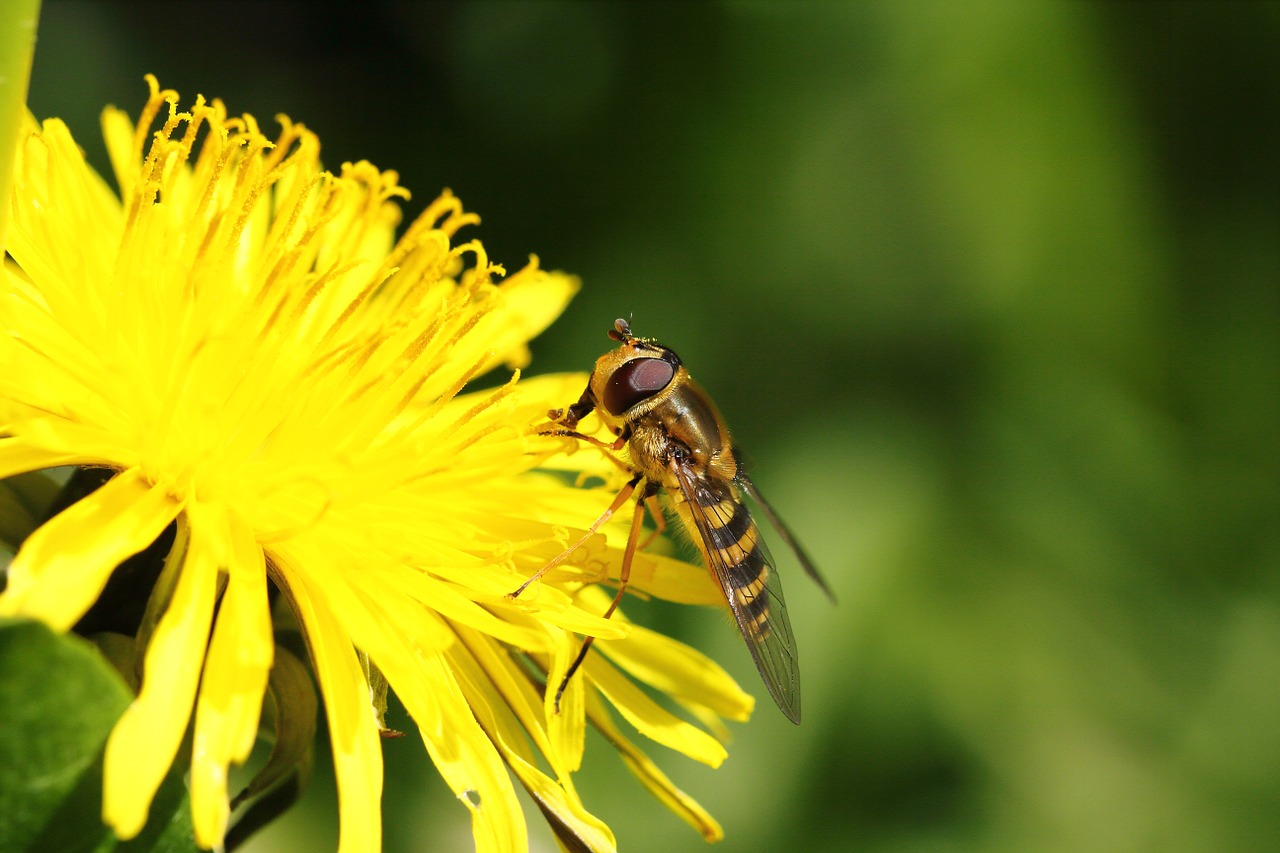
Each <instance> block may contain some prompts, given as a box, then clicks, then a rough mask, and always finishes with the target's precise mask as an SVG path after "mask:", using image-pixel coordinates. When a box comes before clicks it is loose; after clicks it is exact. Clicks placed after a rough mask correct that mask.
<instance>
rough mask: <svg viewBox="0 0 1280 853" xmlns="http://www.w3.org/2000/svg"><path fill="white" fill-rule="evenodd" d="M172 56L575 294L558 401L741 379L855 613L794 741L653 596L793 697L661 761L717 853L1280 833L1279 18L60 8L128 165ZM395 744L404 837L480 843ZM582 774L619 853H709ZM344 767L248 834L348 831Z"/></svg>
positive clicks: (1238, 14) (89, 86)
mask: <svg viewBox="0 0 1280 853" xmlns="http://www.w3.org/2000/svg"><path fill="white" fill-rule="evenodd" d="M148 71H150V72H153V73H155V74H157V75H158V76H159V77H160V80H161V82H162V83H163V84H164V85H166V86H171V87H175V88H177V89H178V90H179V91H181V92H182V93H183V95H184V97H185V98H190V97H192V96H194V95H195V94H196V93H204V94H206V95H209V96H217V97H221V98H222V99H223V100H224V101H226V102H227V104H228V105H229V107H230V109H231V110H232V112H244V111H248V112H252V113H254V114H255V115H257V116H259V117H260V118H261V119H263V120H264V121H265V120H269V119H270V117H271V116H273V115H275V114H276V113H278V112H287V113H288V114H289V115H290V116H291V117H292V118H294V119H296V120H300V121H303V122H304V123H306V124H307V125H308V126H310V127H312V128H313V129H315V130H316V131H318V132H319V133H320V135H321V139H322V141H323V143H324V146H325V148H324V151H325V157H326V160H327V162H329V163H330V164H332V165H335V166H336V165H338V164H339V163H341V162H342V161H344V160H352V159H360V158H365V159H369V160H371V161H373V162H375V163H376V164H378V165H379V166H382V167H385V168H395V169H397V170H399V171H400V173H401V175H402V181H403V183H404V184H405V185H406V186H408V187H410V188H411V189H412V190H413V191H414V193H415V195H414V200H413V202H411V203H410V205H409V206H408V210H409V212H410V213H412V212H413V211H415V210H416V209H418V208H419V207H420V205H422V204H425V203H426V202H427V201H429V200H430V199H431V198H433V197H434V195H435V194H436V193H437V192H438V191H439V190H440V189H441V188H442V187H446V186H447V187H451V188H452V189H453V190H454V191H455V192H456V193H457V194H458V195H460V196H461V197H462V199H463V200H464V202H465V203H466V204H467V205H468V207H469V208H471V209H474V210H476V211H478V212H480V213H481V214H482V216H483V217H484V224H483V225H482V226H481V227H480V228H479V229H478V230H473V231H472V232H471V233H472V236H479V237H481V238H482V239H483V240H484V242H485V244H486V246H487V248H488V250H489V253H490V256H491V257H492V258H494V259H495V260H498V261H503V262H506V263H507V264H508V265H509V267H511V268H514V267H518V266H519V265H520V264H521V263H522V262H523V260H524V258H525V257H526V255H528V254H529V253H537V254H538V255H539V256H540V257H541V258H542V261H543V264H544V265H545V266H547V267H553V268H560V269H566V270H569V271H572V272H574V273H576V274H578V275H580V276H581V277H582V279H583V282H584V287H583V291H582V293H581V295H580V296H579V297H578V299H577V300H576V301H575V302H574V304H573V305H572V307H571V308H570V309H569V311H568V312H567V313H566V314H565V316H564V317H563V319H562V320H561V321H560V322H558V323H557V324H556V325H555V326H554V327H553V328H552V330H551V331H550V332H549V333H547V334H546V335H545V336H544V337H543V338H542V339H540V340H538V341H536V342H535V345H534V353H535V360H534V370H535V372H549V371H560V370H582V369H587V368H588V367H589V366H590V364H591V363H592V361H593V360H594V359H595V358H596V356H597V355H598V354H599V353H600V352H602V351H603V350H604V349H605V348H606V347H607V345H608V342H607V341H606V340H605V338H604V331H605V329H606V328H607V327H608V326H609V324H610V323H611V322H612V320H613V319H614V318H615V317H617V316H626V317H630V318H632V322H633V325H634V327H635V328H636V330H637V331H638V332H639V333H641V334H645V335H650V336H653V337H657V338H659V339H660V340H662V341H664V342H666V343H668V344H670V345H671V346H673V347H675V348H676V349H677V350H678V351H679V352H680V353H681V355H682V356H683V357H684V359H685V361H686V362H687V363H688V364H689V365H690V366H691V367H692V369H693V372H694V374H695V375H696V376H697V377H698V378H699V379H700V380H701V381H702V382H703V384H704V385H706V386H707V387H709V388H710V389H711V390H712V391H713V393H714V394H715V396H716V398H717V400H718V401H719V404H720V406H721V408H722V410H723V412H724V414H725V416H726V418H727V419H728V420H729V422H730V423H731V425H732V426H733V427H734V429H735V431H736V433H737V436H738V438H739V439H740V441H741V443H742V444H743V445H744V446H745V447H746V448H747V449H748V451H749V452H750V454H751V456H752V457H753V458H754V461H755V465H754V470H755V471H756V473H757V479H758V481H759V482H760V484H761V486H762V488H763V489H764V491H765V492H766V494H768V495H769V496H770V497H771V499H772V501H773V502H774V503H775V504H776V506H777V507H778V508H779V509H780V510H781V511H782V512H783V514H784V515H785V516H786V517H787V518H788V519H790V521H791V523H792V525H793V526H794V527H795V528H796V529H797V530H798V531H799V532H800V534H801V536H802V538H803V539H804V541H805V542H806V543H807V544H808V546H809V549H810V550H811V551H812V552H813V554H814V555H815V556H816V557H817V559H818V561H819V563H820V564H821V565H822V566H823V568H824V569H825V571H826V573H827V574H828V575H829V576H830V578H831V580H832V582H833V584H834V586H835V587H836V590H837V593H838V596H839V604H838V605H837V606H835V607H832V606H831V605H830V604H829V603H828V602H827V601H825V600H824V598H823V597H822V596H821V594H820V593H819V592H818V590H817V589H816V588H814V587H812V586H811V585H809V584H807V582H806V581H805V580H804V579H803V577H802V575H801V574H800V573H799V572H796V571H792V572H791V573H790V574H789V575H788V576H787V591H788V600H789V603H790V609H791V618H792V621H793V623H794V625H795V627H796V634H797V636H798V640H799V643H800V645H801V650H802V663H803V671H804V690H805V720H804V723H803V725H802V726H800V727H799V728H795V727H793V726H791V725H790V724H789V723H788V722H787V721H786V720H785V719H784V718H783V717H782V716H781V714H779V713H777V712H776V711H775V709H774V708H773V707H772V706H771V705H770V703H769V701H768V698H767V695H765V694H764V692H763V690H762V689H761V688H760V685H759V683H758V680H757V678H756V676H755V673H754V671H753V670H752V667H751V665H750V661H749V658H748V657H747V655H746V652H745V650H744V649H743V648H742V647H741V641H740V640H739V639H738V638H737V637H736V636H735V632H734V631H733V630H732V629H731V628H730V627H728V625H727V624H726V620H725V619H723V618H722V617H720V616H719V615H718V614H715V613H714V612H711V611H704V610H691V609H688V608H647V609H646V608H642V607H638V608H635V612H636V613H637V614H638V618H640V619H642V620H645V619H655V620H659V621H660V622H661V627H663V628H664V629H665V630H670V631H673V632H675V633H678V634H679V635H680V636H682V637H684V638H686V639H688V640H689V641H691V642H693V643H695V644H696V645H698V646H699V647H701V648H704V649H707V650H709V651H711V652H712V653H713V654H714V655H715V656H716V657H717V658H718V659H719V660H722V661H724V662H726V665H727V666H729V667H730V669H731V670H732V671H733V672H734V673H735V674H736V675H738V676H739V677H740V679H741V680H742V682H743V683H744V684H745V685H747V686H748V687H749V689H751V690H752V691H753V692H756V693H757V695H758V696H760V697H761V699H762V702H761V705H760V707H759V710H758V712H757V715H756V719H755V720H753V721H752V722H751V723H750V724H749V725H746V726H738V727H735V742H734V743H733V745H732V747H731V758H730V759H729V761H728V762H727V763H726V764H725V765H724V767H723V768H721V769H720V770H718V771H712V770H709V769H707V768H704V767H701V766H698V765H694V764H692V763H691V762H689V761H687V760H685V759H683V758H682V757H680V756H677V755H674V754H662V748H661V747H654V748H653V750H652V751H653V753H654V754H655V756H656V758H657V760H658V761H659V763H660V764H661V766H663V768H664V769H665V770H666V771H667V772H668V773H669V774H670V775H671V776H672V777H674V778H675V779H676V780H678V781H679V782H680V784H681V785H682V786H683V787H684V788H685V789H686V790H687V791H688V792H690V793H691V794H692V795H694V796H695V797H696V798H697V799H699V800H700V801H701V802H702V803H703V804H704V805H706V806H707V807H708V808H709V809H710V810H711V811H712V813H713V814H715V815H716V816H717V817H718V818H719V819H720V821H721V822H722V823H723V825H724V827H725V830H726V832H727V839H726V840H725V841H724V842H723V843H722V844H721V845H719V847H718V848H717V849H719V850H722V851H725V853H729V851H765V850H770V851H771V850H781V849H788V850H859V851H908V850H909V851H1029V850H1034V851H1064V853H1065V851H1073V853H1074V852H1075V851H1148V850H1149V851H1170V850H1184V851H1225V850H1232V851H1274V850H1277V849H1280V596H1278V595H1277V592H1278V590H1277V587H1278V586H1280V571H1278V569H1280V443H1278V441H1277V439H1278V438H1280V435H1278V432H1280V429H1278V427H1280V407H1278V405H1277V399H1278V397H1280V393H1278V392H1280V5H1277V4H1276V3H1260V2H1259V3H1248V2H1219V3H1213V2H1204V3H1163V4H1162V3H1154V2H1151V3H1123V4H1119V3H1118V4H1090V3H1047V2H1009V3H963V4H961V3H951V2H936V3H924V2H866V3H862V2H850V3H841V2H834V0H832V2H816V3H808V2H779V3H769V2H752V3H743V2H718V3H659V2H643V3H639V2H637V3H621V2H475V3H459V2H450V3H426V2H421V3H390V2H385V0H384V2H366V3H362V4H358V5H357V4H351V5H345V4H344V5H338V4H329V3H314V2H313V3H306V2H288V3H286V2H146V3H141V2H102V0H88V1H87V2H67V0H46V2H45V6H44V11H43V15H42V20H41V26H40V33H39V45H38V49H37V53H36V62H35V69H34V73H33V77H32V85H31V104H32V107H33V109H34V110H35V112H36V113H37V114H38V115H40V116H46V115H58V116H62V117H64V118H65V119H66V120H67V121H68V122H69V123H70V124H71V126H72V129H73V131H74V132H75V133H76V134H77V137H78V138H79V139H80V140H81V141H82V143H83V144H84V145H85V147H86V149H87V150H88V152H89V154H90V155H91V157H92V158H94V159H95V160H96V162H98V163H100V164H102V163H105V158H104V155H103V151H102V148H101V145H100V142H99V137H98V130H97V129H98V124H97V116H98V113H99V111H100V109H101V108H102V106H103V105H104V104H106V103H115V104H117V105H120V106H122V107H126V108H128V109H129V110H131V111H136V110H137V108H138V107H140V106H141V104H142V101H143V99H144V95H145V87H144V84H143V81H142V75H143V74H144V73H145V72H148ZM566 402H568V401H566ZM774 550H775V552H778V551H780V549H779V548H777V547H775V549H774ZM384 746H385V752H386V755H387V766H388V771H387V772H388V782H387V789H386V794H385V798H384V812H385V815H386V849H387V850H388V851H406V850H423V849H438V850H454V849H469V847H470V843H471V842H470V839H469V830H468V821H467V816H466V813H465V811H464V810H463V809H462V808H461V807H460V806H458V805H457V804H456V803H455V802H453V800H452V798H451V796H450V795H449V793H448V791H447V790H446V789H445V787H444V786H443V784H442V783H440V782H439V781H438V780H437V779H436V777H435V775H434V773H433V771H432V769H431V766H430V764H429V762H428V761H427V759H426V757H425V754H424V752H423V750H422V749H421V746H420V744H418V743H417V742H416V740H415V739H413V738H405V739H403V740H399V741H392V742H387V743H385V744H384ZM587 759H588V760H587V767H586V769H585V771H584V773H583V775H582V777H581V780H580V783H579V786H580V790H582V791H583V794H584V798H585V799H586V802H587V805H588V807H589V808H590V809H592V810H593V811H594V812H595V813H596V814H598V815H599V816H601V817H602V818H604V819H605V820H607V821H608V822H609V823H610V824H611V826H612V827H613V828H614V829H615V831H616V832H617V833H618V836H619V838H620V840H621V842H622V844H623V846H624V848H625V849H630V850H641V851H643V850H697V849H700V848H701V847H702V846H703V845H702V842H701V840H700V839H699V838H698V836H697V835H696V833H694V832H693V831H692V830H690V829H689V828H688V827H686V826H685V825H684V824H682V823H680V822H679V821H678V820H677V819H676V818H674V817H672V816H671V815H669V814H667V813H666V812H665V811H664V810H663V809H662V808H661V807H660V806H659V805H658V804H656V803H655V802H654V801H653V800H651V799H650V798H649V797H648V795H647V794H646V793H645V792H644V791H643V789H642V788H641V787H640V786H639V785H638V784H637V783H636V782H634V780H632V779H631V777H630V776H629V775H628V774H627V773H626V772H625V770H624V769H623V768H622V766H621V763H620V762H619V761H618V760H617V758H616V756H614V755H613V754H612V753H611V751H610V750H609V748H608V747H607V746H606V745H605V744H604V743H603V742H602V741H600V740H595V741H594V742H591V743H589V745H588V756H587ZM327 760H328V759H327V757H326V756H321V757H320V760H319V766H320V768H321V774H320V776H319V777H318V778H317V779H316V781H315V784H314V786H313V788H312V790H311V791H310V792H309V794H308V797H307V799H306V800H305V801H304V802H303V804H302V805H301V806H300V807H299V808H297V809H296V810H295V811H294V812H292V813H291V814H290V815H289V816H288V817H286V818H285V819H284V820H283V821H282V822H280V823H279V824H278V825H276V826H275V827H273V828H272V829H270V830H269V831H268V832H267V833H265V834H263V835H262V836H260V837H259V838H258V839H257V840H256V842H255V844H254V845H251V848H250V849H252V850H256V851H267V850H286V849H297V850H316V849H326V848H330V847H332V846H333V844H334V843H335V839H336V834H335V833H336V815H335V813H334V810H333V801H334V800H333V798H334V793H333V789H332V780H331V778H329V777H328V776H327V775H326V773H327ZM529 818H530V825H531V827H533V828H534V832H535V838H534V844H535V846H536V847H537V849H540V850H552V849H554V842H553V841H552V839H551V836H550V834H549V833H547V832H546V831H545V829H544V828H543V827H542V826H541V821H540V819H539V817H538V815H537V814H536V812H535V811H533V810H530V812H529Z"/></svg>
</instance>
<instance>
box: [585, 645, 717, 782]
mask: <svg viewBox="0 0 1280 853" xmlns="http://www.w3.org/2000/svg"><path fill="white" fill-rule="evenodd" d="M582 668H583V669H585V670H586V671H587V674H588V675H589V676H590V678H591V682H592V684H593V685H595V686H596V687H597V688H598V689H599V690H600V692H601V693H603V694H604V696H605V698H607V699H608V700H609V701H610V702H612V703H613V706H614V707H615V708H617V709H618V713H620V714H622V716H623V717H624V718H625V719H626V721H627V722H629V723H631V725H633V726H635V727H636V730H637V731H639V732H640V734H642V735H644V736H645V737H648V738H650V739H651V740H654V741H657V742H658V743H660V744H662V745H663V746H667V747H670V748H671V749H674V750H676V751H677V752H683V753H684V754H685V755H687V756H689V757H690V758H692V759H694V760H695V761H701V762H702V763H703V764H707V765H710V766H711V767H719V766H720V764H721V763H722V762H723V761H724V760H725V759H726V758H728V753H727V752H725V749H724V747H723V746H722V745H721V744H720V742H719V741H717V740H716V739H715V738H713V737H712V736H711V735H709V734H707V733H706V732H704V731H703V730H702V729H699V728H697V727H696V726H694V725H692V724H691V723H687V722H685V721H684V720H681V719H680V718H679V717H677V716H675V715H674V714H672V713H671V712H670V711H667V710H666V709H664V708H662V707H661V706H660V705H658V704H657V703H656V702H654V701H653V700H652V699H650V698H649V697H648V696H647V695H645V693H644V691H643V690H641V689H640V688H638V687H636V686H635V685H634V684H633V683H631V681H630V680H628V679H627V678H626V676H624V675H623V674H622V673H620V672H618V670H616V669H614V668H613V666H612V665H610V664H609V663H608V662H607V661H605V660H604V659H603V658H602V657H599V656H597V655H587V659H586V661H585V662H584V663H583V665H582Z"/></svg>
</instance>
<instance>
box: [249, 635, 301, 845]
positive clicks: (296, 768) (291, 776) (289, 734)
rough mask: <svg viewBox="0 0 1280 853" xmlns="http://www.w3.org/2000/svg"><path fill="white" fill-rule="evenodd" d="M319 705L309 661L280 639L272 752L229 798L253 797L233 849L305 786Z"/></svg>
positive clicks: (271, 708) (269, 718)
mask: <svg viewBox="0 0 1280 853" xmlns="http://www.w3.org/2000/svg"><path fill="white" fill-rule="evenodd" d="M318 708H319V700H318V699H317V697H316V689H315V685H314V684H313V682H312V681H311V676H310V675H309V674H308V672H307V668H306V666H305V665H304V664H303V663H302V661H300V660H298V658H297V657H296V656H295V655H294V654H293V653H292V652H290V651H289V650H288V649H287V648H285V647H284V646H283V645H280V644H277V645H276V653H275V661H274V663H273V664H272V667H271V676H270V678H269V679H268V681H267V693H266V701H265V703H264V705H263V715H262V726H263V728H267V727H270V729H271V734H270V737H271V739H272V741H273V742H272V747H271V755H270V756H269V757H268V758H267V763H266V764H265V765H264V766H263V768H262V769H261V770H259V771H258V773H257V774H256V775H255V776H254V777H253V779H252V780H251V781H250V782H249V784H248V786H246V787H245V789H244V790H243V791H241V792H240V793H239V794H237V795H236V796H235V798H234V799H233V800H232V801H231V808H232V809H236V808H239V807H240V806H241V805H243V804H244V803H246V802H249V801H250V800H252V801H253V802H252V803H251V804H250V805H249V807H248V808H246V809H245V811H244V813H243V814H242V815H240V817H239V818H238V819H237V820H236V823H235V826H233V827H232V828H231V830H230V831H229V832H228V833H227V839H226V849H227V850H229V851H230V850H235V849H236V848H237V847H238V846H239V845H240V844H241V843H243V842H244V840H245V839H247V838H248V837H249V836H250V835H252V834H253V833H254V832H257V831H258V830H259V829H261V828H262V827H263V826H266V825H267V824H268V823H270V822H271V821H272V820H274V819H275V818H276V817H278V816H279V815H280V814H282V813H283V812H284V811H286V810H287V809H288V808H289V807H290V806H292V805H293V803H294V802H295V801H296V800H297V798H298V797H299V795H301V793H302V791H303V789H305V787H306V783H307V780H308V779H310V777H311V768H312V763H313V759H314V745H315V739H316V715H317V712H318Z"/></svg>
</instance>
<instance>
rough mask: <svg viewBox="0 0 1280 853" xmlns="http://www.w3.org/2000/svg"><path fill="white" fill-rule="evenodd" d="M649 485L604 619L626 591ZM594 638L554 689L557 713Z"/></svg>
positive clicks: (584, 645) (634, 519)
mask: <svg viewBox="0 0 1280 853" xmlns="http://www.w3.org/2000/svg"><path fill="white" fill-rule="evenodd" d="M651 487H652V484H647V485H646V488H645V492H646V494H645V496H644V497H642V498H641V499H640V500H637V501H636V511H635V514H634V515H633V516H632V517H631V533H630V534H629V535H628V536H627V550H626V551H624V552H623V554H622V569H621V570H620V571H619V572H618V592H617V594H616V595H614V596H613V601H612V602H610V604H609V609H608V610H606V611H605V612H604V618H605V619H608V618H609V617H610V616H612V615H613V611H615V610H617V609H618V604H619V602H621V601H622V594H623V593H625V592H626V591H627V581H629V580H630V579H631V561H632V560H633V559H634V558H635V556H636V542H637V541H638V540H639V538H640V526H641V524H643V523H644V509H645V504H646V502H647V501H649V500H650V499H651V498H652V497H653V494H652V493H650V492H649V488H651ZM595 639H596V638H595V637H587V638H586V639H584V640H583V641H582V648H581V649H579V650H578V656H577V657H576V658H574V659H573V663H571V664H569V669H568V670H566V671H565V674H564V679H563V680H562V681H561V682H560V687H559V688H558V689H557V690H556V713H557V714H558V713H560V697H561V696H563V695H564V690H565V688H566V687H568V686H569V679H570V678H573V674H574V673H575V672H577V671H578V667H580V666H582V661H583V660H585V659H586V657H587V652H588V651H589V650H590V649H591V644H592V643H594V642H595Z"/></svg>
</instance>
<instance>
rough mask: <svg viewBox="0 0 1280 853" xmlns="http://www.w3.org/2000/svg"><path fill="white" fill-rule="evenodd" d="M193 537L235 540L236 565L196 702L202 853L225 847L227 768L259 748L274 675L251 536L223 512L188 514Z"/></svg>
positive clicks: (194, 769)
mask: <svg viewBox="0 0 1280 853" xmlns="http://www.w3.org/2000/svg"><path fill="white" fill-rule="evenodd" d="M188 515H189V517H190V518H191V527H192V534H191V535H192V538H197V537H200V536H209V537H220V538H223V539H230V541H231V543H232V549H231V554H232V559H231V565H230V566H229V567H228V575H229V577H228V581H227V589H226V593H225V594H224V595H223V597H222V603H221V605H220V606H219V608H218V619H217V624H216V626H215V627H214V630H213V639H212V640H211V641H210V644H209V654H208V656H207V658H206V661H205V668H204V676H203V678H202V679H201V683H200V698H199V699H198V700H197V702H196V726H195V737H194V740H193V743H192V755H191V812H192V817H193V819H194V824H195V834H196V841H197V842H198V843H199V844H200V846H201V847H209V848H212V847H215V846H216V845H218V844H221V843H222V839H223V836H224V835H225V834H226V829H227V820H228V818H229V817H230V810H229V808H228V800H227V767H228V765H229V764H230V763H231V762H235V763H237V764H240V763H243V762H244V760H245V759H246V758H247V757H248V755H249V751H250V750H251V749H252V748H253V744H254V740H255V738H256V736H257V731H258V717H259V715H260V713H261V710H262V698H263V693H264V692H265V690H266V685H267V676H268V674H269V672H270V669H271V660H272V650H273V638H272V635H271V618H270V605H269V603H268V601H267V580H266V579H267V571H266V565H265V563H264V561H263V555H262V549H261V548H260V547H258V545H257V543H256V542H255V541H254V540H253V534H252V531H250V530H249V529H248V528H246V527H245V526H244V525H243V524H242V523H236V522H234V521H232V520H230V519H228V518H227V515H226V513H225V511H219V509H217V508H209V509H202V510H200V511H199V512H191V511H190V508H189V510H188Z"/></svg>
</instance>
